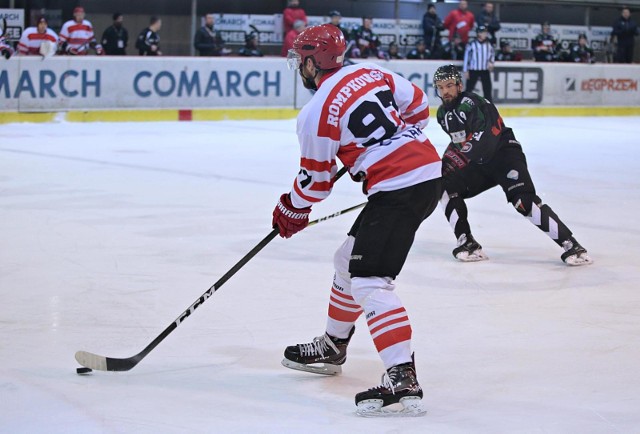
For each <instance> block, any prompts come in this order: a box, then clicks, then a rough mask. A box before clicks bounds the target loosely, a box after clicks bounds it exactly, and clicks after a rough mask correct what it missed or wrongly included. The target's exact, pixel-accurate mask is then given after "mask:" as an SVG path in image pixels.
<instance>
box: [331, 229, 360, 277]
mask: <svg viewBox="0 0 640 434" xmlns="http://www.w3.org/2000/svg"><path fill="white" fill-rule="evenodd" d="M355 241H356V239H355V237H352V236H348V237H347V239H346V240H345V241H344V243H342V245H341V246H340V247H338V250H336V253H335V254H334V255H333V266H334V268H335V270H336V276H337V277H339V278H340V279H342V280H343V281H349V279H351V274H349V260H350V259H351V251H352V250H353V244H354V243H355Z"/></svg>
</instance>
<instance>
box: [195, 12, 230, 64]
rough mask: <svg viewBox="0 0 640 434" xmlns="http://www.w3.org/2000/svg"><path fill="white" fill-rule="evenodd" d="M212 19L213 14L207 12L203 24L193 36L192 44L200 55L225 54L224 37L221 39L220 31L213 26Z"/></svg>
mask: <svg viewBox="0 0 640 434" xmlns="http://www.w3.org/2000/svg"><path fill="white" fill-rule="evenodd" d="M214 19H215V17H214V16H213V14H207V15H206V16H205V17H204V26H202V27H200V28H199V29H198V30H197V31H196V34H195V35H194V37H193V46H194V47H195V48H196V50H198V53H199V54H200V56H221V55H223V54H225V50H224V39H222V35H221V34H220V32H219V31H217V30H215V29H214V28H213V24H214ZM227 51H228V50H227Z"/></svg>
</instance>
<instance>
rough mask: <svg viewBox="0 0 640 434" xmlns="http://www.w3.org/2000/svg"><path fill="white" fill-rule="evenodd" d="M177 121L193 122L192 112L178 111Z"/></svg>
mask: <svg viewBox="0 0 640 434" xmlns="http://www.w3.org/2000/svg"><path fill="white" fill-rule="evenodd" d="M178 120H179V121H191V120H193V111H192V110H178Z"/></svg>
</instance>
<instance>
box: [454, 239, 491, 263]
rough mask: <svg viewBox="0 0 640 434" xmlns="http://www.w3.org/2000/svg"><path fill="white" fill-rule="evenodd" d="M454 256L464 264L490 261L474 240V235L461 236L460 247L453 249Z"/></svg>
mask: <svg viewBox="0 0 640 434" xmlns="http://www.w3.org/2000/svg"><path fill="white" fill-rule="evenodd" d="M453 256H454V257H455V258H456V259H457V260H458V261H462V262H478V261H484V260H487V259H489V257H488V256H487V255H485V254H484V252H483V251H482V246H481V245H480V244H479V243H478V242H477V241H476V240H475V239H474V238H473V235H471V234H469V235H468V236H467V235H466V234H462V235H460V238H458V247H456V248H455V249H453Z"/></svg>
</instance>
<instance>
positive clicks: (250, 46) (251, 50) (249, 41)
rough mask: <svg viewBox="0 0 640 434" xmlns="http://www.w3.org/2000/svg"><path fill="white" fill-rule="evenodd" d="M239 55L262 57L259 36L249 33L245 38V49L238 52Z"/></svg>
mask: <svg viewBox="0 0 640 434" xmlns="http://www.w3.org/2000/svg"><path fill="white" fill-rule="evenodd" d="M238 55H240V56H245V57H262V56H263V54H262V51H260V50H259V49H258V34H257V33H256V32H250V33H247V34H246V35H245V37H244V47H242V48H241V49H240V50H239V51H238Z"/></svg>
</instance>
